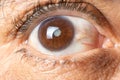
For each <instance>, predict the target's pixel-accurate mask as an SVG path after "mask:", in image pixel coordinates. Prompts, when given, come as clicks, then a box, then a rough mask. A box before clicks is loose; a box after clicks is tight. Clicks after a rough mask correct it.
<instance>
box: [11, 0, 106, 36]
mask: <svg viewBox="0 0 120 80" xmlns="http://www.w3.org/2000/svg"><path fill="white" fill-rule="evenodd" d="M37 1H38V0H36V1H33V2H32V1H31V2H29V4H28V5H26V6H24V7H22V8H23V10H22V11H21V12H20V13H24V14H26V15H28V14H27V13H28V12H29V11H30V10H31V9H34V8H35V7H36V6H38V5H40V6H44V5H48V4H52V3H58V2H52V1H54V0H51V1H49V0H48V1H46V2H45V3H44V4H42V2H41V3H37ZM61 1H62V0H61ZM38 2H40V0H39V1H38ZM59 2H60V1H59ZM64 2H66V3H70V2H83V1H82V0H79V1H78V0H75V1H73V0H66V1H64ZM25 3H26V4H27V2H24V3H23V5H24V4H25ZM30 4H33V5H30ZM91 5H92V4H91ZM19 6H20V7H21V6H22V5H19ZM93 6H94V5H93ZM27 7H28V8H27ZM19 11H20V10H19ZM20 13H19V14H18V16H17V17H15V19H14V20H13V21H14V26H13V29H12V30H10V32H11V33H13V32H12V31H15V29H17V26H19V25H21V22H20V21H22V20H21V19H22V18H23V17H25V16H26V15H22V16H21V14H20ZM100 14H101V13H100ZM19 16H20V17H19ZM102 16H104V15H102ZM26 17H27V16H26ZM101 19H103V18H101ZM99 21H100V20H98V22H99ZM101 21H102V20H101ZM17 22H18V23H17ZM19 22H20V24H19ZM106 23H108V22H106ZM106 23H104V24H106ZM13 35H14V34H13Z"/></svg>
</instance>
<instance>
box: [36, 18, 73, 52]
mask: <svg viewBox="0 0 120 80" xmlns="http://www.w3.org/2000/svg"><path fill="white" fill-rule="evenodd" d="M38 33H39V34H38V37H39V41H40V43H41V44H42V46H43V47H45V48H46V49H48V50H51V51H59V50H62V49H65V48H67V47H68V46H69V45H70V44H71V42H72V40H73V37H74V26H73V25H72V24H71V22H70V21H69V20H68V19H66V18H63V17H57V16H56V17H53V18H49V19H47V20H45V21H43V23H42V24H41V25H40V27H39V31H38Z"/></svg>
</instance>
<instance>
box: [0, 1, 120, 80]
mask: <svg viewBox="0 0 120 80" xmlns="http://www.w3.org/2000/svg"><path fill="white" fill-rule="evenodd" d="M6 1H7V0H6ZM9 1H11V0H9ZM25 1H26V0H21V1H20V0H16V1H15V2H10V3H9V4H7V5H4V7H2V6H0V15H1V16H0V17H1V18H0V22H1V24H0V28H1V29H0V80H119V79H120V69H119V67H120V49H119V35H120V31H119V28H120V24H119V20H120V12H119V11H120V6H119V2H120V1H118V0H115V1H108V0H106V1H103V0H99V1H97V0H96V1H95V0H85V1H86V2H90V3H91V4H94V5H95V6H96V7H97V8H98V9H100V10H101V11H102V12H103V14H104V15H105V17H106V18H107V19H108V21H109V22H110V24H111V25H112V29H113V31H114V32H115V35H116V36H117V42H114V43H115V45H116V44H117V46H113V47H112V48H109V49H108V48H105V49H95V50H91V51H88V52H85V53H73V54H71V55H64V56H50V55H45V54H42V53H39V52H37V51H36V50H35V49H33V48H32V47H30V46H28V45H26V44H25V43H21V40H20V39H17V38H14V39H13V38H11V37H10V39H8V37H6V34H7V33H8V31H9V30H10V29H11V28H12V27H11V26H13V23H12V19H11V18H13V19H14V18H15V17H16V15H18V14H21V16H19V17H23V15H24V14H25V13H26V10H27V9H25V10H24V7H27V6H29V5H30V3H32V2H35V1H36V0H34V1H31V0H27V4H26V3H25ZM46 1H47V0H46ZM44 2H45V1H44V0H43V1H42V0H41V4H44ZM56 2H57V0H56ZM1 3H2V1H1ZM24 3H25V4H24ZM16 4H20V5H16ZM106 4H107V5H106ZM30 7H31V6H29V8H30ZM11 12H14V13H15V14H14V16H13V15H12V17H11V16H10V13H11ZM2 13H4V16H2ZM106 33H107V32H106ZM19 44H21V45H19ZM18 45H19V46H18Z"/></svg>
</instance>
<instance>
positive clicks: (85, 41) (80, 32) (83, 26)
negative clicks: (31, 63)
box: [28, 16, 99, 55]
mask: <svg viewBox="0 0 120 80" xmlns="http://www.w3.org/2000/svg"><path fill="white" fill-rule="evenodd" d="M28 44H29V45H30V46H32V47H33V48H34V49H36V50H37V51H39V52H40V53H43V54H48V55H66V54H73V53H77V52H84V51H88V50H91V49H94V48H97V47H98V45H99V33H98V31H97V30H96V29H95V27H94V25H92V24H91V23H90V22H89V21H87V20H85V19H83V18H80V17H71V16H54V17H49V18H47V19H45V20H43V21H41V22H40V23H39V24H38V25H37V26H36V27H35V28H34V29H33V31H32V32H31V34H30V36H29V39H28Z"/></svg>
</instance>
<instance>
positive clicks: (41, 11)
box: [14, 0, 108, 35]
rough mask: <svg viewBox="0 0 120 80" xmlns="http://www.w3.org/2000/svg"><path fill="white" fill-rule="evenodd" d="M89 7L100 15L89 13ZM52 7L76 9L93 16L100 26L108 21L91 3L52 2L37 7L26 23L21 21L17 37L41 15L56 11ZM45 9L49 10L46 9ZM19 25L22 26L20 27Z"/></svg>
mask: <svg viewBox="0 0 120 80" xmlns="http://www.w3.org/2000/svg"><path fill="white" fill-rule="evenodd" d="M51 1H52V0H51ZM69 4H71V6H70V5H69ZM82 4H86V5H84V7H82ZM56 5H57V6H56ZM78 5H80V7H79V8H76V7H78ZM89 5H90V6H92V7H94V8H95V10H96V12H97V13H98V14H97V15H96V14H94V11H91V10H88V11H87V7H88V6H89ZM50 6H51V7H52V8H54V9H55V8H57V9H58V7H59V8H60V7H63V6H64V9H65V8H66V9H67V10H74V9H75V10H76V11H80V12H83V13H86V14H88V15H89V16H91V18H92V19H93V20H95V21H96V22H97V23H98V24H99V25H104V23H105V22H106V21H107V20H106V18H105V17H104V15H103V14H102V13H101V12H100V11H99V10H98V9H97V8H96V7H95V6H93V5H92V4H90V3H86V2H82V0H81V1H79V2H67V0H66V2H65V1H63V0H61V2H59V3H56V4H54V3H52V2H51V3H49V4H46V6H41V5H38V6H37V7H35V8H34V9H33V13H32V14H31V15H27V19H26V20H25V21H22V20H20V21H19V23H18V24H17V25H18V26H17V25H16V35H17V32H20V34H21V33H23V32H25V31H26V30H27V29H28V25H30V24H31V23H32V20H33V19H35V18H37V17H38V16H39V15H41V14H44V13H46V12H48V11H51V10H54V9H52V8H50ZM45 7H46V8H47V9H44V8H45ZM98 15H99V16H98ZM101 20H104V23H102V24H101ZM107 23H108V22H107ZM19 24H20V25H21V26H19ZM14 30H15V29H14ZM14 32H15V31H14Z"/></svg>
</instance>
